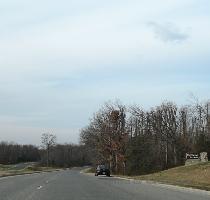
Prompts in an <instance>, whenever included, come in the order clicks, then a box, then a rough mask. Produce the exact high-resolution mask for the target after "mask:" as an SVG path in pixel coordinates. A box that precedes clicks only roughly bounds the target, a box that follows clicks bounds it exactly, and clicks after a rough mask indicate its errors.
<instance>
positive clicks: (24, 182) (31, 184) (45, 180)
mask: <svg viewBox="0 0 210 200" xmlns="http://www.w3.org/2000/svg"><path fill="white" fill-rule="evenodd" d="M201 199H202V200H207V199H208V200H209V199H210V195H209V194H208V193H207V192H199V191H192V190H188V189H186V190H185V189H177V188H174V187H165V186H160V185H154V184H148V183H141V182H135V181H128V180H119V179H117V178H114V177H95V176H91V175H86V174H81V173H80V171H79V170H65V171H57V172H51V173H42V174H33V175H23V176H15V177H6V178H0V200H201Z"/></svg>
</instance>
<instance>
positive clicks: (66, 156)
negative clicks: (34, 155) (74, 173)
mask: <svg viewBox="0 0 210 200" xmlns="http://www.w3.org/2000/svg"><path fill="white" fill-rule="evenodd" d="M48 151H49V152H48ZM48 155H49V158H47V157H48ZM89 156H90V154H89V153H88V152H87V150H86V147H85V146H84V145H75V144H55V145H53V146H52V147H51V148H50V149H49V150H46V149H42V150H41V163H42V164H43V165H49V166H53V167H79V166H84V165H89V164H90V161H89V160H90V157H89Z"/></svg>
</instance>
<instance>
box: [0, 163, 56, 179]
mask: <svg viewBox="0 0 210 200" xmlns="http://www.w3.org/2000/svg"><path fill="white" fill-rule="evenodd" d="M55 170H58V169H56V168H51V167H41V166H27V167H26V168H24V169H20V170H16V169H14V165H1V164H0V177H5V176H14V175H22V174H32V173H39V172H51V171H55Z"/></svg>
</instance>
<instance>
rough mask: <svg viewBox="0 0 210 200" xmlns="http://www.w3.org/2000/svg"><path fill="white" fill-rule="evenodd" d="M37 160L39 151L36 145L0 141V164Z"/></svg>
mask: <svg viewBox="0 0 210 200" xmlns="http://www.w3.org/2000/svg"><path fill="white" fill-rule="evenodd" d="M38 160H40V153H39V149H38V148H37V147H36V146H33V145H19V144H15V143H8V142H0V164H16V163H19V162H32V161H38Z"/></svg>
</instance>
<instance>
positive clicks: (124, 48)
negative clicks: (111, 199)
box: [0, 0, 210, 145]
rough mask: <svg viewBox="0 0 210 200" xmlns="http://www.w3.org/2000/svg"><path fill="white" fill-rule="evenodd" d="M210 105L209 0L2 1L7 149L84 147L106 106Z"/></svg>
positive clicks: (0, 52) (1, 96)
mask: <svg viewBox="0 0 210 200" xmlns="http://www.w3.org/2000/svg"><path fill="white" fill-rule="evenodd" d="M192 93H193V94H194V95H195V96H197V97H198V98H199V99H201V100H205V99H209V98H210V1H209V0H158V1H157V0H127V1H125V0H106V1H100V0H59V1H53V0H36V1H28V0H1V1H0V141H14V142H17V143H21V144H24V143H30V144H36V145H39V144H40V138H41V134H42V133H45V132H50V133H52V134H55V135H57V140H58V142H59V143H78V142H79V132H80V130H81V128H83V127H84V126H86V125H87V124H88V122H89V119H90V118H91V117H92V115H93V113H94V112H96V111H97V110H98V109H99V108H100V107H101V105H103V104H104V102H106V101H108V100H113V101H114V100H115V99H120V100H121V102H123V103H124V104H126V105H132V104H138V105H141V106H142V107H144V108H149V107H152V106H155V105H159V104H160V103H161V102H162V101H164V100H169V101H173V102H176V103H177V104H179V105H184V104H187V103H188V100H189V95H190V94H192Z"/></svg>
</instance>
